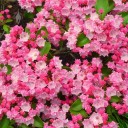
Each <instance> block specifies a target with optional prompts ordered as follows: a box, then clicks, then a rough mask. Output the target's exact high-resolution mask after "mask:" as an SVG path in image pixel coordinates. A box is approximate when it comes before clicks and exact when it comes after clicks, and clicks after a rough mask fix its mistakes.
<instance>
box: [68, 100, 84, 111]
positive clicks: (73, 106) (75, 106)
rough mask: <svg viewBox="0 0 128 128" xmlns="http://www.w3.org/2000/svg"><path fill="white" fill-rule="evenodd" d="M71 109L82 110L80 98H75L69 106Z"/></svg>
mask: <svg viewBox="0 0 128 128" xmlns="http://www.w3.org/2000/svg"><path fill="white" fill-rule="evenodd" d="M70 110H71V111H80V110H82V102H81V100H80V99H77V100H76V101H75V102H74V103H73V104H72V105H71V107H70Z"/></svg>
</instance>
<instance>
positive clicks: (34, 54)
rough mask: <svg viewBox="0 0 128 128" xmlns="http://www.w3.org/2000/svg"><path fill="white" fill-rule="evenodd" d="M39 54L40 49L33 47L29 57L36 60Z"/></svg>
mask: <svg viewBox="0 0 128 128" xmlns="http://www.w3.org/2000/svg"><path fill="white" fill-rule="evenodd" d="M38 55H39V51H38V50H37V49H36V48H32V49H31V50H30V52H29V53H28V58H30V59H32V61H34V60H36V59H37V57H38Z"/></svg>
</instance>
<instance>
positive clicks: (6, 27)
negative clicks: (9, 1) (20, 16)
mask: <svg viewBox="0 0 128 128" xmlns="http://www.w3.org/2000/svg"><path fill="white" fill-rule="evenodd" d="M3 30H4V31H5V32H6V33H9V32H10V27H9V26H8V25H6V24H5V25H3Z"/></svg>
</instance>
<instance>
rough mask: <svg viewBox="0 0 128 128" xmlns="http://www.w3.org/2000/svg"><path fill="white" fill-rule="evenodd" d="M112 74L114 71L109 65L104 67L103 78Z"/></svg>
mask: <svg viewBox="0 0 128 128" xmlns="http://www.w3.org/2000/svg"><path fill="white" fill-rule="evenodd" d="M111 73H112V70H111V69H110V68H108V66H107V65H105V66H103V67H102V74H103V76H109V75H110V74H111Z"/></svg>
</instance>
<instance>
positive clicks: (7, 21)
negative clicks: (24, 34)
mask: <svg viewBox="0 0 128 128" xmlns="http://www.w3.org/2000/svg"><path fill="white" fill-rule="evenodd" d="M12 21H13V20H12V19H7V20H6V21H5V22H6V23H10V22H12Z"/></svg>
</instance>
